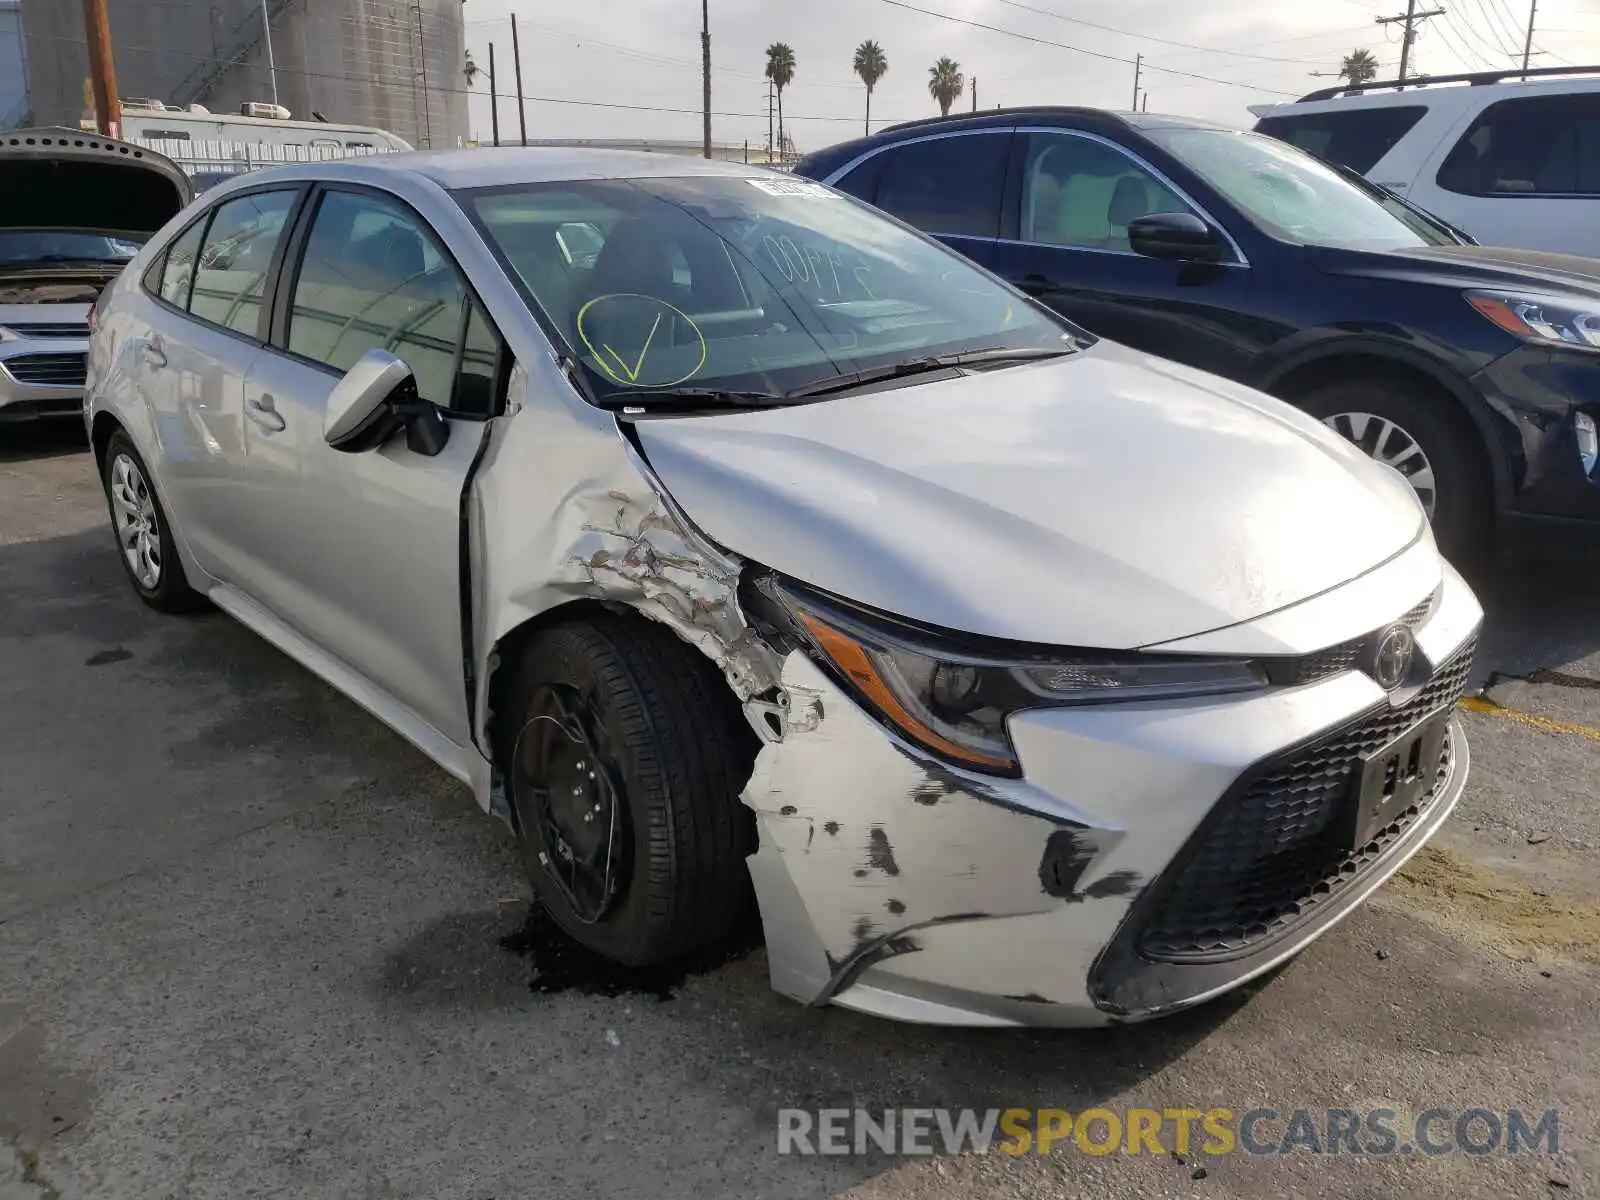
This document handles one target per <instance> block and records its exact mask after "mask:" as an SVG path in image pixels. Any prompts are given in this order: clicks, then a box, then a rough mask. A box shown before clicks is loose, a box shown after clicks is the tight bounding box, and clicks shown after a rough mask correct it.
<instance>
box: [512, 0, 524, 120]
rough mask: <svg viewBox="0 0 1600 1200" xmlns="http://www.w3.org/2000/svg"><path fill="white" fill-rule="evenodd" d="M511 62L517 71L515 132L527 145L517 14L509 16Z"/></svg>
mask: <svg viewBox="0 0 1600 1200" xmlns="http://www.w3.org/2000/svg"><path fill="white" fill-rule="evenodd" d="M511 62H512V65H513V66H514V67H516V71H517V131H518V132H519V133H521V135H522V144H523V145H524V146H526V145H527V144H528V113H527V110H526V109H525V108H524V107H523V104H522V46H521V45H520V44H519V43H518V42H517V14H516V13H512V14H511Z"/></svg>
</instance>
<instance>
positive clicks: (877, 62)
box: [851, 41, 889, 133]
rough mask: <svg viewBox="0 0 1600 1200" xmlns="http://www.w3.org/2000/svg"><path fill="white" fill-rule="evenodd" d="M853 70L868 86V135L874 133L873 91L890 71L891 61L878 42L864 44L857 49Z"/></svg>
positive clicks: (852, 65)
mask: <svg viewBox="0 0 1600 1200" xmlns="http://www.w3.org/2000/svg"><path fill="white" fill-rule="evenodd" d="M851 69H852V70H854V71H855V73H856V74H857V75H859V76H861V82H862V83H864V84H866V85H867V127H866V131H867V132H868V133H871V132H872V89H873V88H875V87H876V86H877V85H878V80H880V79H882V78H883V77H884V75H886V74H887V73H888V71H889V60H888V59H887V58H885V57H884V56H883V47H882V46H880V45H878V43H877V42H871V41H867V42H862V43H861V45H859V46H857V47H856V57H855V62H854V63H853V64H851Z"/></svg>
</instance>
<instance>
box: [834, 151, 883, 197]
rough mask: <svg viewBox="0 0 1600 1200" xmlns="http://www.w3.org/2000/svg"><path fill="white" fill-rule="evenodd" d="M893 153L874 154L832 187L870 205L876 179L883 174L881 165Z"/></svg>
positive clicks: (876, 187) (876, 188) (875, 195)
mask: <svg viewBox="0 0 1600 1200" xmlns="http://www.w3.org/2000/svg"><path fill="white" fill-rule="evenodd" d="M893 155H894V151H892V150H889V151H885V152H884V153H882V154H874V155H873V156H872V157H871V158H869V159H867V161H866V162H864V163H862V164H861V165H860V166H858V167H856V168H855V170H853V171H850V172H849V173H847V174H846V175H844V176H843V177H841V178H840V179H839V181H838V182H837V183H835V184H834V185H833V186H834V187H836V188H838V189H839V190H840V191H841V192H849V193H850V195H852V196H854V197H855V198H856V199H857V200H865V201H866V202H867V203H868V204H871V203H872V202H873V201H874V200H875V199H876V197H877V192H878V178H879V176H881V175H882V174H883V165H884V163H886V162H888V161H889V159H890V158H891V157H893Z"/></svg>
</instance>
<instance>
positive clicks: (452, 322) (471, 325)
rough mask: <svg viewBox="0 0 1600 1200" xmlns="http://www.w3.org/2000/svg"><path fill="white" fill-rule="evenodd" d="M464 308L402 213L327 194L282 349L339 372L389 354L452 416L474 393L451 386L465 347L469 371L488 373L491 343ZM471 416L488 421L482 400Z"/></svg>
mask: <svg viewBox="0 0 1600 1200" xmlns="http://www.w3.org/2000/svg"><path fill="white" fill-rule="evenodd" d="M471 303H472V301H471V296H470V294H469V293H468V291H467V288H466V284H465V283H464V282H463V280H462V278H461V276H460V274H459V273H458V272H457V271H456V268H455V266H454V265H453V264H452V263H451V262H449V260H447V259H446V258H445V257H444V256H443V255H442V254H441V253H440V252H439V249H438V246H437V244H436V243H435V241H434V238H433V235H432V233H431V232H430V231H429V230H428V229H427V228H426V227H425V226H424V225H423V224H422V222H421V221H420V220H419V219H418V218H417V217H416V216H415V215H413V214H412V213H411V212H410V211H409V210H407V209H405V208H403V207H401V206H400V205H399V204H398V203H396V202H393V201H390V200H387V199H385V198H383V197H381V196H374V195H371V194H369V193H364V192H339V191H330V192H327V193H326V194H324V196H323V197H322V202H321V203H320V204H319V205H318V206H317V212H316V216H315V217H314V218H313V219H312V222H311V232H310V234H309V236H308V237H307V238H306V248H305V255H304V257H303V258H302V260H301V263H300V271H299V274H298V275H297V276H296V278H295V283H294V291H293V294H292V298H291V300H290V306H289V330H288V349H289V351H290V352H291V353H294V354H298V355H300V356H301V357H302V358H309V359H311V360H313V361H315V362H319V363H323V364H325V365H326V366H329V367H332V368H333V369H334V370H335V371H339V372H344V371H348V370H349V369H350V368H351V367H352V366H354V365H355V362H356V360H357V359H358V358H360V357H361V356H362V355H363V354H365V353H366V352H367V351H368V350H374V349H380V350H387V351H389V353H391V354H393V355H394V356H395V357H397V358H399V359H401V360H402V361H404V362H405V364H406V365H407V366H408V367H410V368H411V373H412V376H413V377H414V379H415V380H416V385H417V393H418V394H419V395H420V396H421V397H422V398H423V399H424V400H430V401H432V402H433V403H435V404H437V405H439V406H440V407H442V408H450V409H456V408H458V406H457V404H456V401H457V397H458V394H471V395H478V394H479V392H480V391H481V389H478V388H476V387H475V386H474V385H471V384H468V385H466V388H465V391H464V392H463V391H462V385H460V384H459V383H458V380H457V373H458V365H457V362H458V351H460V350H461V348H462V343H463V340H464V339H465V340H466V342H467V351H468V355H469V358H470V370H472V371H473V372H476V373H478V374H485V373H487V374H489V375H492V373H493V361H494V350H493V346H494V344H495V343H494V336H493V333H492V331H490V330H489V329H488V327H487V324H486V321H485V320H484V319H483V318H482V317H481V315H469V312H468V307H467V306H468V305H469V304H471ZM469 335H470V336H469ZM485 364H487V370H486V371H485ZM461 369H462V370H467V369H469V366H467V365H464V366H463V367H462V368H461ZM485 396H486V393H485ZM477 411H481V412H487V411H488V408H487V401H486V399H485V401H484V405H483V407H482V408H481V409H479V410H477Z"/></svg>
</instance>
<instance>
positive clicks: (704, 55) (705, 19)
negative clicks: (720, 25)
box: [700, 0, 711, 158]
mask: <svg viewBox="0 0 1600 1200" xmlns="http://www.w3.org/2000/svg"><path fill="white" fill-rule="evenodd" d="M700 91H701V106H702V110H703V125H704V128H703V131H702V133H701V140H702V143H703V145H702V147H701V150H702V153H704V154H705V156H706V157H707V158H710V157H711V8H710V0H700Z"/></svg>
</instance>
